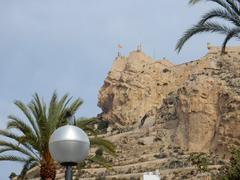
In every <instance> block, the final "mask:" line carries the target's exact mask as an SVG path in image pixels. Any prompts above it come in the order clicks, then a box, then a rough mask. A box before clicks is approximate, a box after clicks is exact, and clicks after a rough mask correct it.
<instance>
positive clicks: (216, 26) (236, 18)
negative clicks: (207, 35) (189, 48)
mask: <svg viewBox="0 0 240 180" xmlns="http://www.w3.org/2000/svg"><path fill="white" fill-rule="evenodd" d="M200 1H202V0H190V1H189V3H190V4H196V3H198V2H200ZM205 1H210V2H213V3H216V4H217V5H218V6H219V8H215V9H213V10H210V11H209V12H207V13H206V14H204V15H203V16H202V17H201V19H200V21H199V22H198V23H197V24H195V25H194V26H193V27H192V28H190V29H188V30H187V31H186V32H185V33H184V34H183V36H182V37H181V38H180V39H179V40H178V42H177V45H176V50H177V51H178V52H180V51H181V49H182V47H183V46H184V44H185V43H186V41H188V40H189V39H190V38H191V37H192V36H194V35H196V34H199V33H203V32H211V33H220V34H223V35H225V39H224V41H223V43H222V53H223V52H224V51H225V47H226V45H227V43H228V41H229V40H230V39H232V38H237V39H239V37H240V36H239V33H240V0H205ZM216 19H221V20H224V21H225V22H226V23H227V24H228V25H230V26H228V25H226V24H222V23H220V22H217V21H212V20H216Z"/></svg>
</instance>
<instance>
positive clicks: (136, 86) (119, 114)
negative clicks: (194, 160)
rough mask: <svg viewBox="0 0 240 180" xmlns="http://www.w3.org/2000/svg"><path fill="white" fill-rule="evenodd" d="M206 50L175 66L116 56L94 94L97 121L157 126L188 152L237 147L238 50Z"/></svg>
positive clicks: (239, 105) (138, 54) (135, 55)
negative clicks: (97, 91) (96, 102)
mask: <svg viewBox="0 0 240 180" xmlns="http://www.w3.org/2000/svg"><path fill="white" fill-rule="evenodd" d="M208 49H209V53H208V54H207V55H206V56H204V57H203V58H201V59H199V60H196V61H192V62H188V63H184V64H180V65H174V64H172V63H170V62H169V61H168V60H165V59H164V60H160V61H155V60H153V59H151V58H150V57H148V56H146V55H145V54H144V53H143V52H141V51H133V52H131V53H130V54H129V56H128V57H123V56H119V57H117V58H116V59H115V61H114V63H113V66H112V69H111V70H110V72H109V74H108V76H107V78H106V80H105V81H104V85H103V86H102V88H101V90H100V93H99V103H98V105H99V107H100V108H102V110H103V112H102V114H101V115H100V117H101V118H102V119H105V120H108V121H110V122H111V124H112V126H113V127H119V128H128V129H129V127H131V128H133V129H135V128H141V127H143V126H146V125H148V126H149V125H150V126H153V125H154V124H156V123H157V122H161V123H163V124H164V126H163V127H164V128H165V129H166V130H168V131H169V136H170V137H169V141H170V142H171V143H174V144H177V145H179V146H180V147H182V148H184V149H185V150H189V151H194V152H195V151H196V152H210V151H214V152H216V151H218V152H219V153H226V152H227V151H228V150H229V149H230V147H231V146H238V145H239V144H240V143H239V137H240V136H239V135H240V133H239V131H238V130H237V128H239V126H240V123H239V121H240V101H239V97H240V96H239V91H240V90H239V87H240V86H239V85H240V76H239V74H240V55H239V54H240V48H239V47H232V48H228V49H227V52H226V54H225V55H223V56H220V48H219V47H213V46H211V45H209V46H208ZM131 128H130V129H131ZM160 130H161V129H160Z"/></svg>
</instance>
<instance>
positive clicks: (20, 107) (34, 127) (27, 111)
mask: <svg viewBox="0 0 240 180" xmlns="http://www.w3.org/2000/svg"><path fill="white" fill-rule="evenodd" d="M14 104H15V105H16V106H17V107H18V108H19V109H21V111H22V112H23V113H24V115H25V116H26V117H27V119H28V121H29V122H30V124H31V125H32V128H33V129H34V133H35V134H36V135H37V136H39V134H38V128H37V125H36V122H35V121H34V119H33V117H32V115H31V113H30V112H29V109H28V107H27V106H26V105H25V104H24V103H23V102H21V101H15V103H14Z"/></svg>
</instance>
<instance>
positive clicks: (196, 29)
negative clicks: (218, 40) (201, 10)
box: [176, 22, 231, 52]
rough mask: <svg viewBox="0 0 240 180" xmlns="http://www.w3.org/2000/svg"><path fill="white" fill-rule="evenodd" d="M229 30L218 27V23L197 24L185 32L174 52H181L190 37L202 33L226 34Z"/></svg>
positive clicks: (224, 27)
mask: <svg viewBox="0 0 240 180" xmlns="http://www.w3.org/2000/svg"><path fill="white" fill-rule="evenodd" d="M230 30H231V29H230V28H228V27H227V26H224V25H220V24H218V23H214V22H206V23H204V24H197V25H194V26H193V27H192V28H190V29H189V30H187V31H186V32H185V33H184V35H183V36H182V37H181V38H180V39H179V40H178V42H177V45H176V50H177V51H178V52H180V51H181V49H182V47H183V45H184V44H185V43H186V41H187V40H189V39H190V38H191V37H192V36H194V35H196V34H200V33H203V32H217V33H220V34H228V32H230Z"/></svg>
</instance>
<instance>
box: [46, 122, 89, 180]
mask: <svg viewBox="0 0 240 180" xmlns="http://www.w3.org/2000/svg"><path fill="white" fill-rule="evenodd" d="M89 146H90V142H89V138H88V136H87V134H86V133H85V132H84V131H83V130H82V129H80V128H78V127H76V126H72V125H66V126H62V127H60V128H58V129H57V130H55V131H54V132H53V134H52V135H51V137H50V140H49V151H50V154H51V156H52V158H53V159H54V160H55V161H58V162H59V163H60V164H61V165H63V166H66V172H65V180H72V166H74V165H77V163H79V162H81V161H83V160H84V159H85V158H86V157H87V155H88V150H89Z"/></svg>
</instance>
